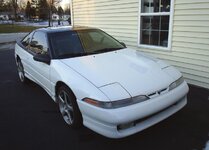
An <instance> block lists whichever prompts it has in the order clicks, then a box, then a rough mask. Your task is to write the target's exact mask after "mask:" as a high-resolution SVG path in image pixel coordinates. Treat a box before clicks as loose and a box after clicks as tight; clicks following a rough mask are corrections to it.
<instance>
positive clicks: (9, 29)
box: [0, 24, 40, 33]
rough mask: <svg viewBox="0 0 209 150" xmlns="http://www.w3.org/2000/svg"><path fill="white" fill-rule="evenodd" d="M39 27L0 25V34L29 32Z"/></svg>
mask: <svg viewBox="0 0 209 150" xmlns="http://www.w3.org/2000/svg"><path fill="white" fill-rule="evenodd" d="M37 28H40V27H33V26H21V25H12V24H0V33H17V32H31V31H33V30H34V29H37Z"/></svg>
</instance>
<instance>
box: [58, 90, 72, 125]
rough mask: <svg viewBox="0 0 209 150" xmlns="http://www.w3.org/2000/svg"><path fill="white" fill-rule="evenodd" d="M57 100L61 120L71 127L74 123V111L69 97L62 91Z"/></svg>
mask: <svg viewBox="0 0 209 150" xmlns="http://www.w3.org/2000/svg"><path fill="white" fill-rule="evenodd" d="M58 98H59V109H60V112H61V114H62V117H63V119H64V120H65V122H66V123H67V124H68V125H72V124H73V121H74V120H73V119H74V117H73V115H74V111H73V105H72V102H71V99H70V96H69V95H68V93H67V92H66V91H64V90H62V91H60V92H59V95H58Z"/></svg>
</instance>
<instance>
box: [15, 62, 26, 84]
mask: <svg viewBox="0 0 209 150" xmlns="http://www.w3.org/2000/svg"><path fill="white" fill-rule="evenodd" d="M17 71H18V75H19V78H20V81H21V82H22V83H26V82H27V78H26V77H25V72H24V68H23V64H22V62H21V60H17Z"/></svg>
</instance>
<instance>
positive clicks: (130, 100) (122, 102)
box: [83, 95, 149, 109]
mask: <svg viewBox="0 0 209 150" xmlns="http://www.w3.org/2000/svg"><path fill="white" fill-rule="evenodd" d="M148 99H149V98H148V97H147V96H144V95H140V96H136V97H132V98H127V99H122V100H118V101H112V102H102V101H98V100H94V99H91V98H84V99H83V101H84V102H86V103H88V104H91V105H94V106H97V107H101V108H106V109H113V108H119V107H125V106H129V105H133V104H136V103H140V102H143V101H146V100H148Z"/></svg>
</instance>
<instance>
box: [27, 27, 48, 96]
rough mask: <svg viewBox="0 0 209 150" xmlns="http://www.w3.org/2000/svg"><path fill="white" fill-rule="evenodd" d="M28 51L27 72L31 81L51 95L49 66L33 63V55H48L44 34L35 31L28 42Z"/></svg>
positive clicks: (37, 62)
mask: <svg viewBox="0 0 209 150" xmlns="http://www.w3.org/2000/svg"><path fill="white" fill-rule="evenodd" d="M29 51H30V53H31V55H30V57H29V58H28V62H29V66H30V67H29V72H30V74H31V75H32V77H33V79H34V80H36V82H37V83H38V84H39V85H41V86H42V87H43V88H44V89H45V90H47V92H48V93H51V85H50V75H49V74H50V64H47V63H43V62H39V61H35V60H34V58H33V57H34V56H35V55H44V54H48V55H49V48H48V42H47V36H46V33H44V32H42V31H36V32H35V33H34V34H33V36H32V39H31V41H30V46H29Z"/></svg>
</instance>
